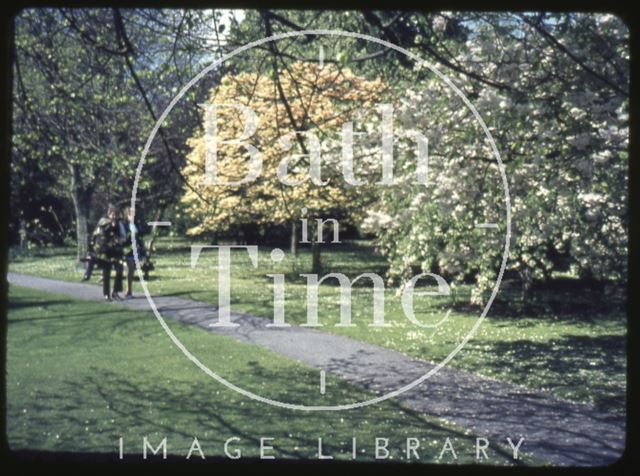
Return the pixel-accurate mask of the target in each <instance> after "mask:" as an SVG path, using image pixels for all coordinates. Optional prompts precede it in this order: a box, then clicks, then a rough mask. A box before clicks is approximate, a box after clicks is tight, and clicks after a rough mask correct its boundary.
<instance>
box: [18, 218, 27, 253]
mask: <svg viewBox="0 0 640 476" xmlns="http://www.w3.org/2000/svg"><path fill="white" fill-rule="evenodd" d="M18 234H19V235H20V249H21V250H23V249H25V248H26V247H27V221H26V220H25V219H24V218H22V217H21V218H20V231H19V232H18Z"/></svg>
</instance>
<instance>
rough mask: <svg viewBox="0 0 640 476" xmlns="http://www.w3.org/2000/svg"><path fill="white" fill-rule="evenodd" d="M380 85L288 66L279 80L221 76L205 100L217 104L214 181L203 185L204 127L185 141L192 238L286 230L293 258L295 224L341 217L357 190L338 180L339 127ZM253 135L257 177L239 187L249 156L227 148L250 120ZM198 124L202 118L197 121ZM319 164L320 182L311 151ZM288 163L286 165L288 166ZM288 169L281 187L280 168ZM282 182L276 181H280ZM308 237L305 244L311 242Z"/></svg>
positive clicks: (327, 69)
mask: <svg viewBox="0 0 640 476" xmlns="http://www.w3.org/2000/svg"><path fill="white" fill-rule="evenodd" d="M383 91H384V85H383V84H382V83H381V82H380V81H369V80H366V79H364V78H361V77H359V76H356V75H354V74H353V73H352V72H351V71H350V70H349V69H347V68H342V67H338V66H336V65H333V64H327V65H324V66H319V65H316V64H312V63H304V62H294V63H292V64H290V65H286V66H285V67H283V69H282V71H280V73H279V74H278V73H276V74H273V75H271V76H269V75H263V74H258V73H246V72H245V73H239V74H229V75H227V76H225V77H224V78H223V79H222V81H221V83H220V85H219V86H218V87H217V88H215V89H214V90H213V91H212V93H211V97H210V99H209V104H210V105H216V106H217V107H216V114H215V118H213V116H212V120H215V121H216V131H217V134H216V136H217V141H218V146H217V155H216V162H217V178H218V180H219V182H220V183H218V184H214V183H208V179H207V176H206V174H205V172H206V167H205V164H206V156H207V134H206V133H205V129H204V128H203V129H202V130H200V131H199V132H197V133H196V135H195V136H194V137H193V138H192V139H191V140H190V141H189V145H190V146H191V148H192V152H191V153H190V155H189V157H188V164H187V165H186V167H185V168H184V170H183V175H184V176H185V177H186V179H187V180H188V183H189V188H187V189H186V190H185V194H184V196H183V198H182V201H183V203H184V204H185V206H186V209H187V212H188V214H189V215H190V216H191V217H192V218H194V219H195V221H196V222H197V225H196V226H194V227H192V228H191V229H190V230H189V233H191V234H200V233H203V232H207V231H219V230H225V229H227V228H228V227H230V226H231V225H236V224H244V223H262V224H271V225H278V224H289V225H290V226H291V229H292V251H295V243H296V228H295V224H296V222H298V221H299V220H300V219H301V218H307V217H318V216H319V214H321V213H322V214H325V215H327V214H328V215H329V216H332V217H336V218H341V217H347V216H348V215H349V213H351V211H352V210H351V208H350V205H352V204H354V203H356V201H355V197H356V195H357V193H356V192H357V191H356V189H355V188H354V187H346V186H345V183H344V181H343V180H342V178H341V174H342V168H341V166H340V159H341V150H340V144H339V138H340V134H341V127H342V125H343V124H344V123H346V122H348V121H349V120H350V118H351V113H353V112H354V110H355V109H357V108H361V107H362V108H369V107H371V106H372V105H373V104H374V102H375V101H376V100H377V98H378V97H379V96H380V95H381V94H382V93H383ZM230 105H241V106H244V107H247V108H250V109H251V111H252V113H253V114H255V119H256V120H257V124H256V125H255V126H256V127H255V132H254V133H253V135H252V136H251V137H250V138H248V139H247V142H249V143H250V144H251V145H252V146H253V147H255V148H256V149H257V150H259V153H260V159H259V160H260V161H261V164H262V168H261V172H260V175H259V176H258V177H256V178H255V180H252V181H250V182H247V183H242V184H237V185H227V184H226V183H229V182H239V181H241V180H242V178H243V177H245V176H246V175H247V173H248V159H247V155H248V154H247V150H246V148H245V147H243V146H239V145H237V144H235V145H234V144H229V143H228V142H227V141H229V140H233V139H237V138H239V137H241V136H242V134H243V131H245V128H246V127H247V123H248V122H249V120H248V119H250V118H251V113H249V116H248V115H247V114H248V113H247V112H246V110H245V111H244V112H243V110H242V109H241V108H239V107H237V106H234V107H231V106H230ZM203 117H204V116H203ZM314 151H317V152H319V155H320V157H319V158H321V161H322V162H321V168H320V173H321V176H320V179H321V181H322V182H323V183H322V184H321V183H319V182H318V181H317V180H314V179H313V177H312V176H311V175H310V170H311V162H313V161H314V157H315V155H314V154H315V152H314ZM289 158H290V159H291V160H289ZM283 160H288V163H287V174H286V175H287V180H288V181H289V182H290V183H283V180H282V177H281V176H280V177H279V172H278V170H279V167H280V166H281V164H282V163H283ZM281 175H282V174H281ZM310 238H311V237H310Z"/></svg>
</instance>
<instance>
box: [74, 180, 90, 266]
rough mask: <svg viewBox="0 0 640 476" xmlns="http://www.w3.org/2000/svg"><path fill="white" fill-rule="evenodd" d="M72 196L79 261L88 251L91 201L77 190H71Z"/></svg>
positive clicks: (77, 257)
mask: <svg viewBox="0 0 640 476" xmlns="http://www.w3.org/2000/svg"><path fill="white" fill-rule="evenodd" d="M72 198H73V206H74V210H75V215H76V242H77V256H76V259H77V260H78V261H80V259H82V258H84V257H85V256H87V252H88V251H89V213H90V211H91V203H90V202H89V201H87V200H86V197H85V194H83V193H81V192H80V191H78V190H74V191H73V193H72Z"/></svg>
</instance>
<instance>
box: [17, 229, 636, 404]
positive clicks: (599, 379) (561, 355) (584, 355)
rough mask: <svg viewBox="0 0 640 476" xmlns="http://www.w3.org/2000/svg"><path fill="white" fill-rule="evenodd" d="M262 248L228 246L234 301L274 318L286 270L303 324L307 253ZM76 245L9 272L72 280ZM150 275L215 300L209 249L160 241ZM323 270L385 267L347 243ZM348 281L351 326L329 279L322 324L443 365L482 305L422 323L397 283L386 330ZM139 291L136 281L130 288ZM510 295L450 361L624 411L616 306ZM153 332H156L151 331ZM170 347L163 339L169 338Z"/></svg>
mask: <svg viewBox="0 0 640 476" xmlns="http://www.w3.org/2000/svg"><path fill="white" fill-rule="evenodd" d="M269 252H270V250H269V249H264V248H262V247H261V248H260V257H259V266H258V268H253V267H252V266H251V263H250V260H249V258H248V256H247V253H246V251H244V250H238V251H233V252H232V307H233V308H234V309H236V310H242V311H246V312H250V313H253V314H255V315H259V316H263V317H265V318H269V319H270V318H271V317H272V315H273V308H272V299H273V298H272V284H271V283H272V281H271V278H268V277H267V276H265V275H266V274H267V273H274V272H278V273H284V274H286V283H287V285H286V320H287V321H288V322H292V323H302V322H304V321H305V320H306V281H305V280H304V279H303V278H301V277H300V276H299V274H300V273H305V272H309V270H310V262H311V257H310V254H309V253H308V251H307V250H304V249H303V250H301V252H300V255H299V257H298V258H297V259H293V258H291V257H289V256H288V255H287V256H288V257H287V258H286V259H285V260H284V261H283V262H282V263H280V264H278V265H274V264H273V263H272V262H271V260H270V258H269ZM74 256H75V251H74V250H70V249H46V250H40V251H38V252H35V253H34V252H28V253H24V254H18V255H14V256H13V257H12V259H11V261H10V270H11V271H16V272H22V273H31V274H37V275H40V276H46V277H54V278H59V279H66V280H71V281H78V280H79V279H80V277H81V275H82V270H80V269H78V268H76V267H75V265H74ZM154 261H155V264H156V271H155V272H153V273H152V279H151V280H150V281H149V290H150V292H151V294H152V295H179V296H180V297H184V298H190V299H196V300H201V301H206V302H210V303H213V304H215V303H217V291H216V290H217V270H216V269H215V267H216V263H217V258H216V255H215V252H214V250H204V251H203V253H202V255H201V257H200V261H199V262H198V265H197V267H196V268H194V269H193V268H191V266H190V252H189V247H188V243H187V242H185V241H183V240H177V239H172V238H169V237H165V238H162V239H160V240H159V241H158V251H157V253H156V255H155V259H154ZM323 266H324V269H325V272H329V271H341V272H344V273H345V274H347V275H348V276H349V277H350V278H353V277H355V276H356V275H358V274H360V273H362V272H377V273H379V274H381V275H384V270H385V269H386V263H385V261H384V259H383V258H381V257H379V256H376V255H375V253H373V252H372V251H371V250H370V249H369V248H367V247H366V246H362V245H355V244H354V245H353V246H351V247H349V248H345V247H344V246H341V247H340V250H337V249H336V250H332V251H331V252H324V254H323ZM363 284H364V285H359V286H354V288H353V300H352V312H353V318H352V321H353V323H354V324H356V326H355V327H350V328H349V327H336V326H335V324H336V323H337V322H338V320H339V287H338V286H337V283H336V282H335V280H328V281H326V282H325V283H323V284H322V286H321V287H320V293H319V296H320V299H319V303H320V305H319V315H320V318H321V322H322V323H324V324H325V326H324V328H323V330H325V331H327V332H334V333H339V334H343V335H347V336H350V337H354V338H356V339H360V340H363V341H367V342H371V343H374V344H379V345H382V346H386V347H389V348H392V349H395V350H398V351H400V352H403V353H406V354H408V355H411V356H415V357H418V358H422V359H426V360H431V361H436V362H437V361H440V360H442V359H443V358H445V357H446V356H447V355H448V354H449V353H450V352H451V351H452V349H453V348H454V347H455V346H456V345H457V344H458V343H459V342H460V341H461V339H462V338H463V337H464V336H465V335H466V334H467V333H468V332H469V330H470V329H471V327H472V326H473V324H474V323H475V322H476V319H477V317H478V316H479V314H480V312H479V310H471V309H469V308H468V307H466V306H464V303H466V302H468V296H469V292H470V290H469V289H468V288H467V287H464V286H462V287H459V288H458V289H456V298H455V299H456V301H455V302H454V303H453V304H454V307H453V309H455V310H454V311H453V312H452V313H451V315H450V317H449V319H448V320H447V321H446V322H445V323H444V324H443V325H442V326H440V327H438V328H435V329H434V328H419V327H416V326H414V325H413V324H411V323H410V322H409V321H408V320H407V319H406V318H405V317H404V314H403V312H402V308H401V305H400V298H399V297H398V296H397V295H396V292H395V290H394V289H388V290H387V291H386V294H385V301H386V302H385V318H386V321H387V322H389V323H391V327H388V328H372V327H369V324H370V323H371V322H372V291H371V286H370V284H369V282H368V281H366V280H363ZM135 286H136V288H135V289H136V291H138V292H140V291H141V287H140V284H139V283H136V284H135ZM510 297H511V291H509V289H508V287H505V288H504V289H502V290H501V292H500V294H499V300H497V302H496V304H495V305H494V308H492V310H490V312H489V315H488V316H487V319H485V321H484V322H483V323H482V325H481V326H480V328H479V330H478V332H477V333H476V335H475V336H474V337H473V338H472V339H471V341H469V343H468V344H467V345H466V346H465V347H464V348H463V349H462V351H461V352H460V353H458V354H457V355H456V357H455V358H454V359H453V360H452V361H451V362H450V363H449V365H451V366H453V367H458V368H462V369H465V370H470V371H473V372H476V373H479V374H482V375H485V376H489V377H494V378H497V379H500V380H504V381H510V382H515V383H518V384H521V385H525V386H527V387H530V388H533V389H538V390H548V391H550V392H552V393H554V394H556V395H559V396H562V397H564V398H568V399H571V400H575V401H580V402H586V403H590V404H593V405H595V406H597V407H599V408H601V409H603V410H608V411H611V412H624V406H625V393H626V351H625V337H626V315H625V310H624V308H623V307H622V306H620V305H612V304H611V303H610V302H608V301H606V300H604V299H603V298H602V297H600V296H598V295H594V294H593V293H590V292H588V291H587V290H586V289H579V288H578V289H576V288H570V289H568V290H564V291H563V290H560V289H555V290H549V291H547V292H546V294H545V299H544V301H542V302H538V303H537V306H536V307H534V311H529V312H526V313H523V312H521V311H520V310H518V309H517V306H513V305H511V301H510ZM451 304H452V302H451V301H450V300H448V298H441V297H438V298H433V297H424V296H418V295H417V294H416V296H415V298H414V308H415V310H416V316H417V317H418V318H419V319H420V321H421V322H430V323H434V322H437V321H438V320H440V319H441V318H442V316H443V315H444V313H445V310H446V309H449V308H450V306H451ZM158 332H160V328H159V327H158ZM167 345H168V341H167Z"/></svg>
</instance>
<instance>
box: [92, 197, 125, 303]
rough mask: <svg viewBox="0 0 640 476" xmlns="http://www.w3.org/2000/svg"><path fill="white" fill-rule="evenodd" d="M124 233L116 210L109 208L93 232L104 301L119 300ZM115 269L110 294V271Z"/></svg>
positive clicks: (123, 227)
mask: <svg viewBox="0 0 640 476" xmlns="http://www.w3.org/2000/svg"><path fill="white" fill-rule="evenodd" d="M125 236H126V232H125V226H124V223H122V222H121V221H120V220H118V210H117V209H116V207H114V206H112V205H111V206H109V209H108V211H107V216H106V217H103V218H101V219H100V220H99V221H98V226H97V227H96V230H95V231H94V243H95V253H96V257H97V261H98V265H99V266H100V267H101V268H102V294H103V295H104V298H105V300H107V301H111V300H112V299H116V300H121V299H122V298H121V297H120V295H119V294H118V293H120V292H122V257H123V244H124V240H125ZM112 269H115V271H116V279H115V282H114V283H113V293H111V290H110V287H111V270H112Z"/></svg>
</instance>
